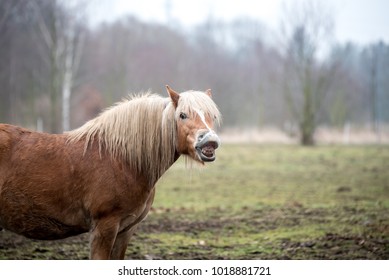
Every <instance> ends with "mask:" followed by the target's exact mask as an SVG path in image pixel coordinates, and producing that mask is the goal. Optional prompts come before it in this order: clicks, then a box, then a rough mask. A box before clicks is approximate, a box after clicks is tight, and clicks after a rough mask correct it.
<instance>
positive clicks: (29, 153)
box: [0, 86, 220, 259]
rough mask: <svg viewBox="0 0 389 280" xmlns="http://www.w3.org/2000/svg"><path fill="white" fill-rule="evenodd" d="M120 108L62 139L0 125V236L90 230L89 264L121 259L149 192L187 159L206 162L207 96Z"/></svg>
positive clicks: (214, 142)
mask: <svg viewBox="0 0 389 280" xmlns="http://www.w3.org/2000/svg"><path fill="white" fill-rule="evenodd" d="M166 87H167V91H168V93H169V97H167V98H163V97H161V96H158V95H155V94H143V95H138V96H134V97H132V98H131V99H129V100H125V101H122V102H120V103H118V104H117V105H115V106H113V107H111V108H109V109H108V110H106V111H104V112H103V113H102V114H100V115H99V116H98V117H96V118H95V119H92V120H90V121H89V122H87V123H86V124H84V125H83V126H82V127H80V128H78V129H76V130H73V131H70V132H67V133H64V134H46V133H38V132H33V131H30V130H27V129H24V128H21V127H17V126H12V125H6V124H1V125H0V228H1V227H2V228H5V229H8V230H10V231H13V232H16V233H18V234H21V235H24V236H26V237H29V238H33V239H42V240H49V239H61V238H66V237H69V236H73V235H77V234H80V233H84V232H88V231H89V232H90V247H91V250H90V258H92V259H123V258H124V256H125V251H126V248H127V244H128V241H129V239H130V237H131V235H132V234H133V232H134V230H135V229H136V227H137V225H138V224H139V222H141V221H142V220H143V219H144V218H145V217H146V215H147V213H148V211H149V210H150V207H151V205H152V203H153V199H154V194H155V184H156V182H157V181H158V179H159V178H160V177H161V176H162V174H163V173H164V172H165V171H166V170H167V169H168V168H169V167H170V166H171V165H172V164H173V163H174V162H175V161H176V160H177V159H178V157H179V156H180V155H187V156H188V158H191V159H193V160H194V161H197V162H200V163H204V162H208V161H213V160H215V149H216V148H218V146H219V144H220V140H219V137H218V136H217V134H216V133H215V132H214V131H213V126H214V124H219V121H220V113H219V110H218V109H217V106H216V105H215V103H214V102H213V101H212V99H211V91H210V90H207V91H206V92H198V91H187V92H183V93H181V94H179V93H177V92H175V91H174V90H172V89H171V88H169V87H168V86H166Z"/></svg>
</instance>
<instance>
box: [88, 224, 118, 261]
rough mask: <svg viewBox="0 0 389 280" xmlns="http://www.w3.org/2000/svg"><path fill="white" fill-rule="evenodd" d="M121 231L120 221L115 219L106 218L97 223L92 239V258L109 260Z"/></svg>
mask: <svg viewBox="0 0 389 280" xmlns="http://www.w3.org/2000/svg"><path fill="white" fill-rule="evenodd" d="M118 230H119V221H118V220H117V219H115V218H112V217H111V218H105V219H101V220H98V221H96V225H95V227H94V229H93V230H92V232H91V237H90V247H91V251H90V258H91V259H94V260H99V259H100V260H108V259H109V258H110V256H111V252H112V247H113V244H114V243H115V240H116V235H117V233H118Z"/></svg>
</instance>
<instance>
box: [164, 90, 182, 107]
mask: <svg viewBox="0 0 389 280" xmlns="http://www.w3.org/2000/svg"><path fill="white" fill-rule="evenodd" d="M166 90H167V93H168V94H169V96H170V98H171V99H172V101H173V104H174V107H177V105H178V99H180V94H179V93H178V92H176V91H174V90H172V89H171V88H170V87H169V86H168V85H166Z"/></svg>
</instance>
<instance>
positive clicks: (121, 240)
mask: <svg viewBox="0 0 389 280" xmlns="http://www.w3.org/2000/svg"><path fill="white" fill-rule="evenodd" d="M136 228H137V225H135V226H133V227H132V228H131V229H129V230H128V231H125V232H121V233H119V234H118V236H117V237H116V240H115V244H114V245H113V248H112V252H111V260H123V259H124V257H125V254H126V249H127V246H128V242H129V241H130V238H131V236H132V235H133V234H134V232H135V230H136Z"/></svg>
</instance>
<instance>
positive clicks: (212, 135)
mask: <svg viewBox="0 0 389 280" xmlns="http://www.w3.org/2000/svg"><path fill="white" fill-rule="evenodd" d="M195 111H196V113H197V114H198V115H199V117H200V119H201V121H202V122H203V123H204V125H205V127H206V128H207V129H208V132H207V133H206V134H205V135H203V137H202V139H208V140H212V141H215V142H217V144H218V145H220V139H219V136H217V134H216V132H215V131H213V130H212V129H211V128H210V127H209V126H208V124H207V122H206V121H205V115H204V112H203V111H201V110H198V109H195Z"/></svg>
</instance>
